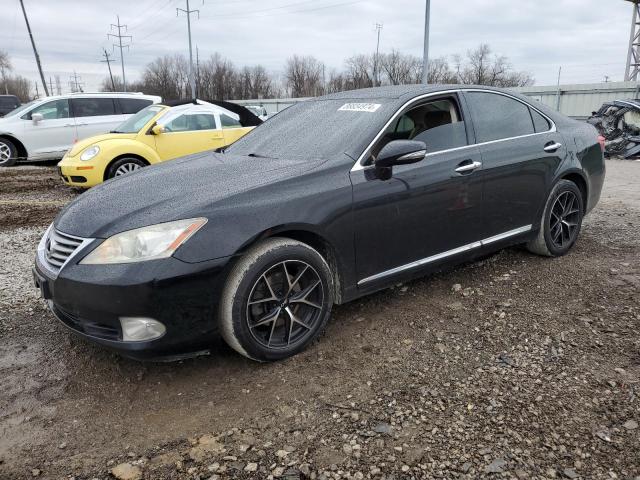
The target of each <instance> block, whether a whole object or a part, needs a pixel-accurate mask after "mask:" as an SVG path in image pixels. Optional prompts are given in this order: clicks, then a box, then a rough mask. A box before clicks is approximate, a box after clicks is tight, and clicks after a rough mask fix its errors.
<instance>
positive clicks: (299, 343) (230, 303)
mask: <svg viewBox="0 0 640 480" xmlns="http://www.w3.org/2000/svg"><path fill="white" fill-rule="evenodd" d="M332 306H333V276H332V273H331V269H330V268H329V265H328V264H327V262H326V261H325V259H324V258H323V257H322V256H321V255H320V254H319V253H318V252H317V251H316V250H314V249H313V248H311V247H310V246H308V245H306V244H304V243H302V242H298V241H296V240H291V239H288V238H269V239H267V240H264V241H262V242H260V243H258V244H257V245H255V246H254V247H252V248H251V249H249V250H248V251H247V253H245V254H244V256H242V257H241V258H240V260H238V262H237V263H236V264H235V265H234V267H233V269H232V270H231V272H230V274H229V277H228V279H227V282H226V284H225V286H224V289H223V293H222V296H221V299H220V311H219V322H220V330H221V333H222V337H223V338H224V340H225V341H226V342H227V344H228V345H229V346H230V347H231V348H233V349H234V350H235V351H237V352H238V353H240V354H241V355H244V356H245V357H248V358H251V359H253V360H256V361H260V362H268V361H275V360H282V359H285V358H288V357H291V356H293V355H295V354H297V353H299V352H301V351H302V350H304V349H305V348H306V347H307V346H308V345H309V344H310V343H311V342H312V341H313V340H314V339H315V338H317V337H318V335H320V333H321V332H322V331H323V330H324V327H325V326H326V324H327V321H328V320H329V317H330V315H331V307H332Z"/></svg>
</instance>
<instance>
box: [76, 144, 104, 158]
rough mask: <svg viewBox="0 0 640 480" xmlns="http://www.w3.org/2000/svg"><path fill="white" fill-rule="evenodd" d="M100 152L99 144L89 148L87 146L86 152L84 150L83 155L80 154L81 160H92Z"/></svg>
mask: <svg viewBox="0 0 640 480" xmlns="http://www.w3.org/2000/svg"><path fill="white" fill-rule="evenodd" d="M99 153H100V147H99V146H97V145H92V146H91V147H89V148H86V149H85V150H84V152H82V155H80V160H85V161H87V160H91V159H92V158H93V157H95V156H96V155H97V154H99Z"/></svg>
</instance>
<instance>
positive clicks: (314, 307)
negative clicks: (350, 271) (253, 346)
mask: <svg viewBox="0 0 640 480" xmlns="http://www.w3.org/2000/svg"><path fill="white" fill-rule="evenodd" d="M323 302H324V287H323V285H322V281H321V279H320V276H319V275H318V273H317V272H316V271H315V269H314V268H313V267H312V266H311V265H309V264H308V263H306V262H303V261H300V260H286V261H283V262H280V263H277V264H275V265H273V266H272V267H270V268H269V269H267V270H266V271H265V272H264V273H263V274H262V275H261V276H260V277H259V278H258V280H257V281H256V282H255V284H254V285H253V288H252V289H251V293H250V294H249V298H248V300H247V325H248V327H249V331H250V332H251V335H252V336H253V338H254V339H255V340H256V341H257V342H259V343H260V344H261V345H263V346H265V347H267V348H272V349H279V348H280V349H281V348H289V347H291V346H293V345H297V344H299V343H301V342H304V341H305V340H306V339H307V338H308V337H309V335H313V331H314V327H316V326H317V324H318V322H321V321H322V313H323Z"/></svg>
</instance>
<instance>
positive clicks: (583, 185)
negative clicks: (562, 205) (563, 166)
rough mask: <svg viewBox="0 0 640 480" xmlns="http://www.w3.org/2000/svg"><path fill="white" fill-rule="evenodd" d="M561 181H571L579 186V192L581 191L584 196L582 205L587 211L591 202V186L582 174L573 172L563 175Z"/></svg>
mask: <svg viewBox="0 0 640 480" xmlns="http://www.w3.org/2000/svg"><path fill="white" fill-rule="evenodd" d="M559 180H569V181H570V182H573V183H575V184H576V185H577V186H578V190H580V194H581V196H582V205H583V206H584V209H585V211H586V209H587V203H588V202H589V186H588V184H587V180H586V179H585V178H584V175H583V174H582V173H579V172H578V171H572V172H568V173H565V174H563V175H562V176H561V177H560V178H559Z"/></svg>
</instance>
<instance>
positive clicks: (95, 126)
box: [0, 93, 161, 167]
mask: <svg viewBox="0 0 640 480" xmlns="http://www.w3.org/2000/svg"><path fill="white" fill-rule="evenodd" d="M160 101H161V98H160V97H158V96H154V95H142V94H140V93H73V94H70V95H62V96H55V97H45V98H41V99H38V100H34V101H32V102H29V103H27V104H25V105H22V106H20V107H18V108H16V109H15V110H13V111H12V112H9V113H8V114H7V115H6V116H5V117H4V118H0V167H9V166H12V165H15V163H16V162H18V161H19V160H57V159H60V158H62V157H63V156H64V154H65V153H66V152H67V150H69V149H70V148H71V147H72V146H73V144H74V143H75V142H77V141H78V140H82V139H84V138H87V137H92V136H94V135H98V134H101V133H109V132H110V131H111V130H113V129H114V128H115V127H117V126H118V125H120V124H121V123H122V122H123V121H124V120H126V119H127V118H129V117H130V116H131V115H133V114H134V113H137V112H138V111H140V110H142V109H143V108H145V107H147V106H148V105H151V104H152V103H159V102H160Z"/></svg>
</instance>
